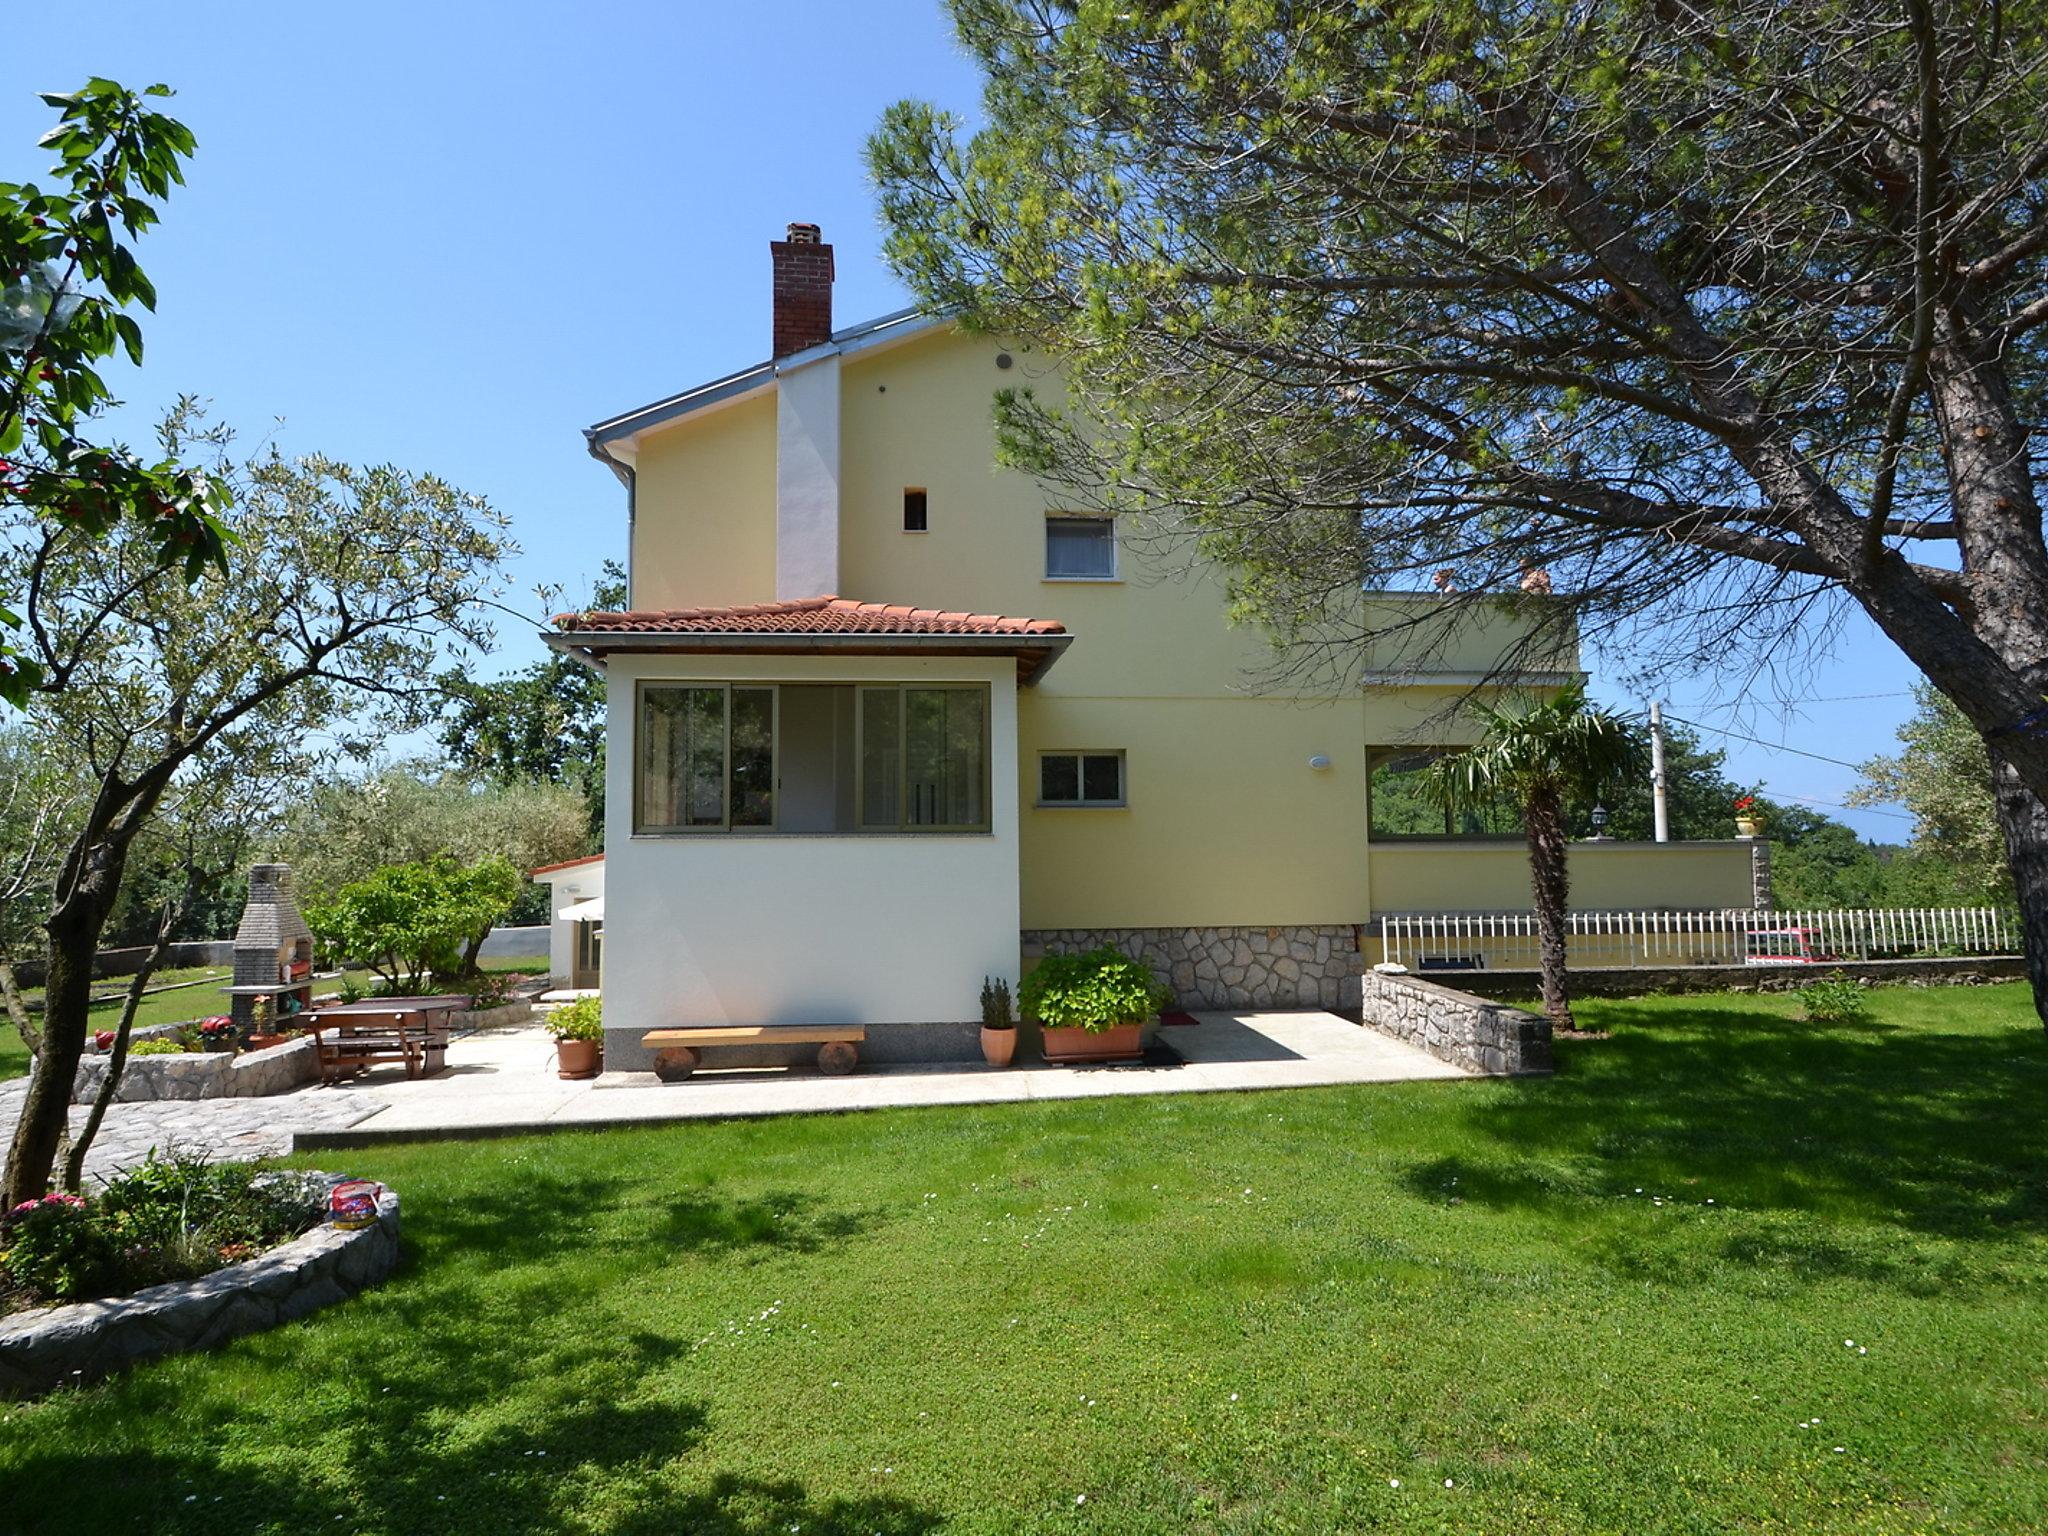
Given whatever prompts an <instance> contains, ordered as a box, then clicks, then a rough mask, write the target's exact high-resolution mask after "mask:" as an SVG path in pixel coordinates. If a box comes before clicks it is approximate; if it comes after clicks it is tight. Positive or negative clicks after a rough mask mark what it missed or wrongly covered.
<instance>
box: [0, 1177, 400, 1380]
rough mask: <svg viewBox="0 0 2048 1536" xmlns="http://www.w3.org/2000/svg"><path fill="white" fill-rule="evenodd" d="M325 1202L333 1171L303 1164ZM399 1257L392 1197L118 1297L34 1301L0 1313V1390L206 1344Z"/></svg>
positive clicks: (299, 1307)
mask: <svg viewBox="0 0 2048 1536" xmlns="http://www.w3.org/2000/svg"><path fill="white" fill-rule="evenodd" d="M287 1177H293V1178H298V1179H301V1180H304V1181H305V1182H306V1184H307V1186H308V1190H309V1197H311V1196H313V1195H317V1196H318V1198H319V1199H320V1202H321V1205H322V1207H323V1208H324V1206H325V1203H326V1192H327V1191H330V1190H332V1188H333V1187H334V1185H336V1184H338V1183H340V1182H342V1176H341V1175H339V1174H329V1173H317V1172H314V1173H304V1174H296V1175H288V1176H287ZM397 1263H398V1196H397V1195H396V1194H394V1193H392V1192H391V1191H390V1190H385V1191H383V1193H382V1194H381V1195H380V1196H379V1197H378V1200H377V1219H376V1221H375V1222H374V1223H372V1224H371V1225H369V1226H366V1227H360V1228H355V1229H352V1230H351V1229H346V1228H342V1227H338V1226H335V1225H333V1224H332V1223H331V1222H328V1221H326V1220H324V1219H323V1220H322V1221H321V1223H320V1224H319V1225H318V1226H315V1227H313V1228H311V1229H310V1230H309V1231H306V1232H303V1233H301V1234H299V1235H298V1236H297V1237H294V1238H292V1239H290V1240H289V1241H288V1242H285V1243H284V1244H282V1245H281V1246H279V1247H276V1248H273V1249H271V1250H270V1251H269V1252H267V1253H262V1254H258V1255H257V1256H256V1257H254V1258H251V1259H245V1260H243V1261H242V1262H240V1263H237V1264H230V1265H227V1266H226V1267H225V1268H222V1269H217V1270H214V1271H213V1272H212V1273H210V1274H206V1275H201V1276H200V1277H199V1278H198V1279H196V1280H183V1281H174V1282H172V1283H169V1284H165V1285H153V1286H150V1287H149V1288H148V1289H146V1290H140V1291H136V1292H134V1293H133V1294H131V1295H127V1296H113V1297H107V1298H104V1299H102V1300H97V1301H80V1302H72V1303H69V1304H66V1305H62V1306H52V1307H38V1308H36V1309H34V1310H31V1311H27V1312H18V1313H15V1314H13V1315H12V1316H9V1317H6V1318H0V1399H4V1398H23V1397H37V1396H41V1395H42V1394H43V1393H46V1392H50V1391H53V1390H55V1389H56V1388H58V1387H62V1386H75V1385H82V1384H83V1383H85V1382H88V1381H93V1380H96V1379H98V1378H100V1377H102V1376H106V1375H109V1374H111V1373H113V1372H116V1371H120V1370H125V1369H126V1368H127V1367H129V1366H131V1365H136V1364H139V1363H141V1362H143V1361H146V1360H154V1359H158V1358H160V1357H162V1356H165V1355H175V1354H184V1353H186V1352H188V1351H191V1350H199V1349H215V1348H218V1347H219V1346H220V1345H222V1344H225V1343H227V1342H228V1341H229V1340H231V1339H238V1338H241V1337H242V1336H243V1335H244V1334H250V1333H260V1332H262V1331H263V1330H265V1329H267V1328H275V1327H277V1326H278V1325H279V1324H281V1323H288V1322H292V1321H294V1320H295V1319H297V1318H301V1317H305V1316H306V1315H307V1314H309V1313H312V1312H317V1311H318V1310H319V1309H320V1308H322V1307H326V1306H331V1305H333V1304H334V1303H335V1302H337V1301H346V1300H347V1299H348V1298H349V1297H351V1296H353V1295H355V1294H356V1293H357V1292H359V1291H361V1290H364V1289H365V1288H367V1287H369V1286H372V1285H375V1284H376V1283H377V1282H379V1281H380V1280H382V1279H383V1278H384V1277H385V1276H386V1275H388V1274H390V1273H391V1271H392V1269H393V1268H394V1267H395V1266H396V1265H397Z"/></svg>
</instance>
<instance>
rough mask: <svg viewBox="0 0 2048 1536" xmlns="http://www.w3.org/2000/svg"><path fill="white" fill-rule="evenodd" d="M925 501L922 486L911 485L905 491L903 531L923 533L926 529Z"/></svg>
mask: <svg viewBox="0 0 2048 1536" xmlns="http://www.w3.org/2000/svg"><path fill="white" fill-rule="evenodd" d="M924 517H925V501H924V490H923V488H922V487H921V486H911V487H910V488H908V489H907V490H905V491H904V493H903V531H904V532H905V533H923V532H924V531H925V521H924Z"/></svg>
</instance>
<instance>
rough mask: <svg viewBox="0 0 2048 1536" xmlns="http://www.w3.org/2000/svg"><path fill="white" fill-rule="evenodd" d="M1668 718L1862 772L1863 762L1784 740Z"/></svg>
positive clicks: (1716, 733)
mask: <svg viewBox="0 0 2048 1536" xmlns="http://www.w3.org/2000/svg"><path fill="white" fill-rule="evenodd" d="M1664 718H1665V719H1667V720H1676V721H1677V722H1678V723H1679V724H1680V725H1689V726H1691V727H1692V728H1693V729H1694V730H1696V731H1706V732H1707V733H1708V734H1710V735H1714V736H1726V737H1727V738H1728V739H1729V740H1730V741H1746V742H1748V743H1749V744H1750V745H1751V746H1753V747H1767V748H1769V749H1770V750H1771V751H1773V752H1789V753H1791V754H1792V755H1793V756H1794V757H1810V758H1812V759H1813V760H1814V761H1815V762H1816V763H1832V764H1833V765H1834V766H1835V767H1837V768H1851V769H1854V770H1856V771H1857V772H1859V773H1860V772H1861V771H1862V768H1863V765H1862V764H1861V763H1851V762H1845V761H1843V760H1842V759H1841V758H1839V757H1829V756H1827V755H1826V754H1824V753H1820V752H1809V751H1807V750H1806V749H1805V748H1804V747H1788V746H1786V745H1785V744H1784V743H1783V742H1777V741H1765V740H1764V739H1763V738H1762V737H1761V736H1745V735H1743V734H1742V732H1740V731H1731V730H1727V729H1725V728H1724V727H1722V726H1718V725H1702V724H1701V723H1700V722H1699V721H1697V720H1687V719H1686V718H1685V717H1684V716H1682V715H1666V716H1665V717H1664Z"/></svg>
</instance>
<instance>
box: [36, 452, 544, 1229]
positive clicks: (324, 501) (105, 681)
mask: <svg viewBox="0 0 2048 1536" xmlns="http://www.w3.org/2000/svg"><path fill="white" fill-rule="evenodd" d="M192 441H193V439H192V436H191V433H190V431H189V430H188V422H187V421H186V420H185V419H183V418H179V419H174V420H173V421H172V422H171V423H170V424H169V425H167V427H166V429H165V433H164V446H165V449H166V451H167V454H170V455H172V456H175V455H177V454H178V453H180V452H182V451H184V450H186V449H187V448H189V447H190V446H191V444H192ZM215 472H216V473H217V474H219V475H221V476H222V477H229V476H231V477H232V478H233V479H234V480H235V482H236V484H235V487H234V490H235V499H236V502H237V506H236V509H235V510H234V511H233V512H232V513H231V514H230V515H229V516H228V518H227V532H228V535H229V536H230V537H231V538H232V539H233V541H234V543H235V558H234V559H233V560H231V561H229V562H228V563H227V564H226V565H225V566H224V567H223V566H217V565H216V566H207V567H205V568H204V569H202V570H201V571H200V572H199V573H198V574H197V576H196V577H195V579H194V580H193V581H192V582H191V583H190V584H189V585H188V584H187V583H185V582H183V581H180V580H175V579H174V580H165V579H163V577H162V572H161V560H160V556H159V551H158V548H157V546H156V544H155V542H154V540H153V538H152V537H151V535H150V533H149V531H148V530H147V529H145V528H141V527H138V526H136V525H134V524H132V523H121V524H117V525H115V526H114V527H112V528H111V529H109V530H107V531H106V532H105V533H104V534H103V535H100V536H93V535H92V534H90V533H88V532H87V531H85V530H80V529H74V528H72V527H69V526H67V525H66V524H64V523H63V522H62V521H57V522H52V521H51V520H49V519H45V518H42V517H40V516H37V515H35V514H34V513H33V512H31V511H28V510H25V509H24V510H21V511H19V512H18V513H16V514H15V515H13V516H11V517H7V518H5V519H4V520H0V587H5V588H7V589H9V590H16V591H20V592H22V593H24V594H26V601H25V603H24V607H23V612H22V619H23V625H22V630H21V633H22V635H23V636H24V637H25V639H24V646H25V648H26V649H27V650H28V651H29V652H30V657H29V659H30V661H31V662H32V663H33V670H34V675H35V677H36V678H37V682H36V685H35V687H36V691H37V693H38V694H39V695H41V697H40V698H35V697H32V699H31V710H32V711H36V712H41V711H55V710H57V709H60V708H61V709H62V710H63V711H64V714H63V715H62V717H61V719H62V725H63V729H64V730H65V731H66V733H67V735H68V736H69V737H70V738H71V740H72V742H73V744H74V748H75V750H76V752H77V753H78V754H79V756H80V758H81V760H82V762H83V764H84V773H85V792H86V795H87V799H86V800H85V803H83V804H82V805H78V806H74V807H73V808H72V809H71V811H70V813H69V815H68V817H67V819H66V821H65V825H64V829H63V830H64V837H63V840H62V842H61V845H60V846H59V848H58V851H57V856H56V867H55V872H54V876H53V878H52V879H51V880H50V883H49V890H48V898H47V900H48V910H47V911H46V912H44V913H43V914H42V920H41V924H40V927H41V929H42V932H43V934H44V936H45V944H44V948H45V957H46V958H45V978H44V1000H45V1004H44V1013H43V1020H42V1025H41V1030H40V1039H39V1042H38V1045H37V1052H36V1055H37V1060H36V1071H35V1075H34V1077H33V1079H32V1080H31V1082H30V1085H29V1091H28V1096H27V1100H26V1103H25V1105H24V1108H23V1111H22V1115H21V1119H20V1121H19V1123H18V1125H17V1126H16V1128H15V1133H14V1139H13V1144H12V1147H11V1148H10V1151H9V1154H8V1161H7V1172H6V1188H5V1194H4V1198H5V1199H6V1201H7V1202H9V1203H10V1204H11V1203H14V1202H17V1201H20V1200H23V1199H27V1198H30V1197H32V1196H35V1195H39V1194H40V1193H41V1192H42V1191H43V1189H44V1188H45V1187H46V1186H47V1184H48V1181H49V1178H50V1174H51V1169H52V1165H53V1161H54V1158H55V1156H56V1152H57V1148H58V1144H59V1142H60V1140H61V1138H62V1136H63V1133H64V1127H65V1118H66V1112H65V1106H66V1101H67V1100H68V1099H69V1097H70V1091H71V1084H72V1080H73V1077H74V1075H75V1072H76V1068H77V1064H78V1060H79V1056H80V1054H81V1052H82V1050H83V1048H84V1043H85V1038H86V1031H87V1008H88V1004H89V997H90V985H91V978H92V965H93V956H94V952H95V951H96V949H97V948H98V946H99V943H100V938H101V935H102V932H103V931H104V929H105V926H106V923H107V920H108V917H109V914H110V913H111V912H112V911H113V909H114V905H115V903H116V901H117V900H118V898H119V897H120V894H121V891H122V887H123V881H124V876H125V874H126V872H127V870H128V867H129V861H130V859H131V857H132V856H133V854H134V852H135V849H136V847H137V844H138V840H140V839H141V838H142V837H143V836H144V834H145V833H146V832H147V831H148V829H149V828H150V826H151V824H152V821H153V818H155V817H156V816H157V814H158V813H159V810H160V808H161V807H162V805H163V803H164V801H165V798H166V796H168V795H171V794H172V793H173V792H174V790H175V789H176V788H177V786H178V785H179V784H180V782H181V779H182V778H185V777H189V776H190V775H192V774H194V773H196V772H198V771H199V767H200V765H201V763H202V761H203V760H205V759H206V758H207V757H208V756H209V755H210V754H211V755H224V756H226V757H227V758H228V759H229V760H230V761H255V760H262V759H263V758H265V757H266V755H267V754H268V752H269V751H270V750H271V748H272V747H273V746H274V745H276V744H286V745H290V746H297V745H301V744H305V743H308V742H310V741H315V740H322V739H326V738H328V737H331V736H333V735H336V734H339V735H340V736H341V738H342V739H343V740H344V742H346V740H347V738H348V736H349V733H351V732H353V733H356V734H357V735H359V736H360V737H362V738H366V739H367V738H378V737H385V736H388V735H389V734H391V733H393V732H397V731H404V730H410V729H417V728H419V727H420V726H422V725H424V724H425V723H426V722H427V721H428V720H429V719H430V718H431V716H432V713H433V707H434V704H435V702H436V700H435V697H434V694H433V691H432V690H433V684H432V679H433V675H434V672H435V670H436V667H437V664H438V663H440V662H442V661H444V660H445V659H446V658H447V657H448V655H449V654H450V652H451V650H452V651H454V652H456V653H458V654H459V653H460V652H461V651H462V650H464V649H465V648H471V647H479V646H483V645H485V644H487V643H488V642H489V639H490V630H489V627H488V625H487V624H486V622H485V621H484V619H483V617H482V612H483V608H482V605H483V604H484V603H485V602H487V601H489V600H491V599H492V598H493V597H494V595H495V594H496V593H497V592H498V591H499V590H500V588H501V576H500V562H501V560H502V559H503V557H504V555H505V553H506V551H507V547H508V546H507V544H506V542H505V537H504V520H503V518H502V517H500V516H499V515H498V514H497V513H496V512H495V511H493V510H492V509H491V507H490V506H489V505H488V504H487V503H485V502H484V501H483V500H481V499H480V498H478V497H475V496H471V495H466V494H464V493H463V492H461V491H458V490H456V489H455V488H454V487H452V486H450V485H448V484H446V483H445V482H443V481H441V480H439V479H437V478H435V477H433V476H431V475H416V474H411V473H407V472H405V471H402V470H399V469H396V468H391V467H378V468H358V467H355V466H351V465H348V464H343V463H339V462H336V461H334V460H331V459H326V458H321V457H310V458H305V459H298V460H288V459H285V458H283V457H281V456H279V455H278V454H276V453H275V452H273V453H271V454H269V455H267V456H265V457H262V458H259V459H257V460H256V461H254V462H252V463H249V464H246V465H243V466H241V467H240V468H239V470H233V469H231V468H230V467H229V466H227V465H226V464H225V463H220V464H217V465H216V467H215Z"/></svg>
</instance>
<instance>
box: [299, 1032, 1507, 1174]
mask: <svg viewBox="0 0 2048 1536" xmlns="http://www.w3.org/2000/svg"><path fill="white" fill-rule="evenodd" d="M1194 1017H1195V1019H1196V1022H1195V1023H1194V1024H1193V1025H1191V1026H1181V1027H1170V1028H1166V1029H1163V1030H1162V1031H1161V1032H1160V1034H1161V1039H1162V1041H1163V1042H1164V1043H1165V1044H1168V1045H1171V1046H1172V1047H1173V1048H1174V1049H1175V1050H1176V1051H1177V1052H1178V1053H1179V1054H1180V1055H1181V1056H1182V1057H1183V1058H1185V1060H1184V1064H1183V1065H1180V1066H1173V1067H1136V1066H1133V1067H1084V1068H1073V1067H1051V1066H1046V1065H1044V1064H1043V1063H1040V1062H1031V1063H1028V1064H1027V1063H1022V1062H1020V1063H1018V1064H1017V1065H1016V1066H1013V1067H1009V1068H1005V1069H1002V1070H995V1069H991V1068H988V1067H985V1066H982V1065H980V1064H978V1063H976V1064H969V1063H960V1064H952V1063H947V1064H924V1065H894V1066H888V1065H875V1066H863V1067H862V1068H861V1069H860V1071H859V1072H857V1073H855V1074H854V1075H853V1076H851V1077H825V1076H822V1075H820V1074H818V1073H816V1072H812V1071H809V1070H805V1069H795V1070H783V1069H780V1068H761V1069H738V1070H732V1071H718V1070H716V1069H715V1067H714V1068H713V1069H711V1070H700V1071H699V1072H698V1073H697V1075H696V1076H694V1077H692V1078H691V1079H690V1080H689V1081H688V1082H684V1083H672V1084H664V1083H660V1082H657V1081H656V1080H655V1077H654V1075H653V1074H652V1073H649V1072H621V1073H607V1074H606V1075H604V1076H603V1077H600V1078H598V1079H596V1080H594V1081H591V1082H582V1083H572V1082H563V1081H562V1080H561V1079H560V1078H558V1077H556V1076H555V1061H554V1047H553V1045H552V1044H551V1043H550V1041H549V1040H548V1037H547V1035H546V1034H545V1032H543V1031H541V1030H539V1029H515V1030H500V1031H492V1032H490V1033H487V1034H481V1035H477V1036H473V1037H471V1038H469V1039H467V1040H460V1041H457V1042H456V1043H455V1044H454V1045H453V1046H451V1047H450V1049H449V1053H448V1062H449V1066H448V1070H447V1071H446V1072H443V1073H441V1074H439V1075H438V1076H435V1077H431V1078H425V1079H422V1080H421V1081H419V1082H406V1081H404V1080H403V1078H398V1079H397V1080H391V1078H390V1075H388V1074H373V1075H371V1076H369V1077H366V1078H364V1079H363V1080H362V1081H361V1082H360V1083H359V1084H358V1085H356V1086H354V1087H342V1088H334V1089H327V1090H323V1091H324V1092H326V1093H328V1094H330V1095H340V1094H362V1095H364V1096H368V1095H371V1094H375V1095H376V1096H377V1097H378V1098H379V1099H381V1100H382V1101H383V1104H382V1107H380V1108H379V1109H378V1111H377V1112H376V1113H374V1114H372V1115H369V1116H367V1117H365V1118H364V1119H362V1120H359V1121H357V1122H355V1123H354V1124H352V1125H350V1126H347V1127H344V1128H334V1127H332V1126H327V1127H322V1128H319V1129H317V1130H313V1131H310V1132H309V1133H308V1135H307V1136H305V1137H302V1138H300V1145H302V1146H321V1147H334V1146H362V1145H365V1144H368V1143H370V1142H374V1141H388V1140H398V1139H409V1138H414V1137H431V1136H437V1135H442V1136H446V1135H454V1136H476V1135H499V1134H512V1133H516V1132H521V1131H531V1130H550V1129H555V1128H561V1127H570V1126H580V1127H590V1126H602V1125H613V1124H621V1123H637V1124H645V1123H649V1122H654V1123H660V1122H664V1121H683V1120H704V1119H723V1118H735V1117H748V1116H760V1115H789V1114H826V1113H833V1112H837V1111H843V1110H855V1109H883V1108H894V1107H900V1106H907V1105H917V1104H1006V1103H1017V1102H1021V1101H1025V1100H1032V1099H1081V1098H1095V1097H1100V1096H1105V1095H1123V1094H1149V1093H1216V1092H1228V1091H1232V1090H1243V1089H1251V1088H1307V1087H1317V1086H1327V1085H1330V1084H1336V1083H1385V1082H1402V1081H1409V1080H1412V1079H1417V1078H1442V1077H1465V1076H1467V1075H1469V1074H1467V1073H1465V1072H1462V1071H1460V1070H1459V1069H1458V1068H1456V1067H1454V1066H1451V1065H1449V1064H1448V1063H1446V1062H1441V1061H1438V1060H1437V1059H1436V1058H1435V1057H1433V1056H1431V1055H1429V1054H1427V1053H1426V1052H1424V1051H1420V1050H1417V1049H1416V1048H1415V1047H1413V1046H1410V1045H1404V1044H1402V1043H1401V1042H1400V1041H1397V1040H1392V1039H1389V1038H1387V1037H1386V1036H1384V1035H1382V1034H1380V1033H1378V1032H1377V1031H1375V1030H1370V1029H1366V1028H1363V1027H1361V1026H1360V1025H1357V1024H1354V1023H1352V1022H1351V1021H1350V1020H1348V1019H1343V1018H1340V1017H1338V1016H1337V1015H1335V1014H1331V1013H1316V1012H1301V1013H1200V1014H1196V1015H1195V1016H1194ZM710 1060H711V1062H713V1063H715V1062H716V1060H717V1058H716V1056H715V1055H714V1056H712V1057H711V1058H710Z"/></svg>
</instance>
